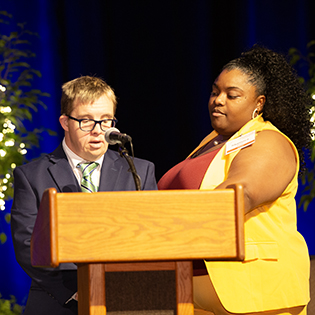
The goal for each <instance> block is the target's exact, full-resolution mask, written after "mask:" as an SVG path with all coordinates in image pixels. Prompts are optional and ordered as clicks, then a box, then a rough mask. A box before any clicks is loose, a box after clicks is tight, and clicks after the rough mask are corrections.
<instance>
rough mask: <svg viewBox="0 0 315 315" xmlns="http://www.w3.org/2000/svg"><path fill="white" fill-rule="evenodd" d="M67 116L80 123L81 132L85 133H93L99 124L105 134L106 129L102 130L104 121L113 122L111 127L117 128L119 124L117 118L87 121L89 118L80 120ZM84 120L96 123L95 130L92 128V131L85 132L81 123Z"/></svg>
mask: <svg viewBox="0 0 315 315" xmlns="http://www.w3.org/2000/svg"><path fill="white" fill-rule="evenodd" d="M66 116H67V117H68V118H70V119H72V120H75V121H77V122H78V123H79V128H80V130H82V131H84V132H91V131H93V130H94V128H95V127H96V125H97V124H100V128H101V130H102V131H104V132H105V131H106V130H107V129H106V130H104V129H103V128H102V122H103V121H111V122H112V125H111V127H115V126H116V124H117V123H118V120H117V119H116V118H106V119H102V120H95V119H87V118H84V119H78V118H74V117H72V116H70V115H66ZM83 120H89V121H94V126H93V128H92V129H91V130H84V129H82V127H81V122H82V121H83ZM111 127H107V128H111Z"/></svg>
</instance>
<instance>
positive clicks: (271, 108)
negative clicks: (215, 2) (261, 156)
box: [223, 45, 312, 169]
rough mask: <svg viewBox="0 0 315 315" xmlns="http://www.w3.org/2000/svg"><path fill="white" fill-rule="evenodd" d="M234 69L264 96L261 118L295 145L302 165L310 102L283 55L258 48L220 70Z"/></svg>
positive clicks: (307, 141) (309, 137)
mask: <svg viewBox="0 0 315 315" xmlns="http://www.w3.org/2000/svg"><path fill="white" fill-rule="evenodd" d="M233 69H238V70H240V71H242V72H243V73H245V74H246V75H248V78H249V82H250V83H251V84H253V85H254V86H256V92H257V96H258V95H265V97H266V102H265V105H264V108H263V112H262V116H263V118H264V120H268V121H270V122H271V123H272V124H273V125H274V126H276V127H277V128H278V129H279V130H280V131H282V132H283V133H284V134H285V135H286V136H288V137H289V138H290V139H291V140H292V142H293V143H294V144H295V146H296V148H297V150H298V152H299V156H300V161H301V168H302V169H303V168H304V166H305V160H304V152H303V148H304V149H308V148H309V146H310V143H311V127H312V124H311V122H310V114H309V111H310V108H311V106H312V99H311V97H310V96H309V95H308V94H307V93H306V91H305V90H304V88H303V86H302V85H301V84H300V82H299V80H298V77H297V75H296V72H295V70H294V69H293V67H292V66H291V65H290V64H289V63H288V62H287V60H286V58H285V56H284V55H282V54H279V53H276V52H274V51H272V50H269V49H267V48H264V47H262V46H259V45H254V46H253V47H252V48H251V49H250V50H248V51H246V52H244V53H242V55H241V57H239V58H237V59H234V60H232V61H230V62H229V63H228V64H226V65H225V66H224V67H223V70H228V71H230V70H233Z"/></svg>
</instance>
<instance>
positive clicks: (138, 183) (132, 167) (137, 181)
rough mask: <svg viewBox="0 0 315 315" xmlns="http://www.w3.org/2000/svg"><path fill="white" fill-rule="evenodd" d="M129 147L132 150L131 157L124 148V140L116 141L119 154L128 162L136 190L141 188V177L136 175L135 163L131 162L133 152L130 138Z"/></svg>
mask: <svg viewBox="0 0 315 315" xmlns="http://www.w3.org/2000/svg"><path fill="white" fill-rule="evenodd" d="M130 147H131V152H132V158H131V157H130V156H129V154H128V150H127V149H126V148H125V143H124V141H120V142H119V143H118V152H119V154H120V156H121V157H124V158H125V159H126V161H127V162H128V164H129V167H130V169H129V171H130V172H131V173H132V176H133V179H134V182H135V185H136V190H141V178H140V176H139V175H138V173H137V170H136V168H135V165H134V163H133V158H134V154H133V145H132V141H131V139H130Z"/></svg>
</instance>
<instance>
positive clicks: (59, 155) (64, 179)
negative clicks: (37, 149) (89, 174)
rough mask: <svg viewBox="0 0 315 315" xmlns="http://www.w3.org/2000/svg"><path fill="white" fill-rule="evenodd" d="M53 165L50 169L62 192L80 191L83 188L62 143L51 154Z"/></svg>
mask: <svg viewBox="0 0 315 315" xmlns="http://www.w3.org/2000/svg"><path fill="white" fill-rule="evenodd" d="M49 160H50V162H51V165H50V166H49V167H48V170H49V172H50V174H51V176H52V178H53V179H54V181H55V183H56V185H57V187H58V188H59V190H60V192H80V191H81V188H80V185H79V183H78V181H77V179H76V177H75V176H74V174H73V171H72V169H71V166H70V164H69V162H68V160H67V157H66V154H65V153H64V151H63V149H62V147H61V145H59V147H58V148H57V149H56V150H55V151H54V152H53V153H51V154H50V155H49Z"/></svg>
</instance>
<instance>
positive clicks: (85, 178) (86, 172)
mask: <svg viewBox="0 0 315 315" xmlns="http://www.w3.org/2000/svg"><path fill="white" fill-rule="evenodd" d="M97 166H98V163H96V162H90V163H80V164H78V167H79V168H80V169H81V171H82V180H81V190H82V192H87V193H91V192H97V188H98V187H97V186H96V185H95V184H93V181H92V173H93V172H94V171H95V170H96V168H97Z"/></svg>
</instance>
